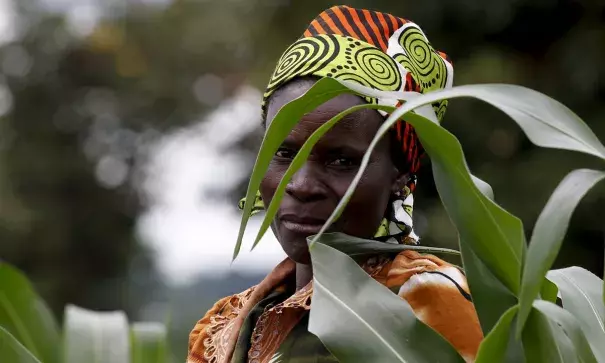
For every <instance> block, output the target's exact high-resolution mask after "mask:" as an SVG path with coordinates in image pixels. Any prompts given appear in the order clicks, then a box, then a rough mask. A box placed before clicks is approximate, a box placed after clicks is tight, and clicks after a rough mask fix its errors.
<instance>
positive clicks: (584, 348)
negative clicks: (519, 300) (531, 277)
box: [533, 300, 597, 363]
mask: <svg viewBox="0 0 605 363" xmlns="http://www.w3.org/2000/svg"><path fill="white" fill-rule="evenodd" d="M533 307H534V309H536V310H538V311H540V312H541V313H542V314H544V315H545V316H546V317H548V319H550V320H551V321H553V322H554V323H556V324H557V328H559V327H560V328H562V329H563V331H564V332H565V335H566V336H567V337H568V338H569V339H570V340H571V343H572V344H573V346H574V348H575V352H576V355H577V356H578V358H579V361H580V362H582V363H597V360H596V358H595V356H594V354H593V353H592V350H591V348H590V344H588V340H586V336H585V335H584V332H583V331H582V328H580V324H579V323H578V320H577V319H576V318H575V317H574V316H573V315H572V314H571V313H570V312H569V311H566V310H565V309H562V308H560V307H559V306H557V305H556V304H553V303H551V302H548V301H543V300H536V301H534V304H533Z"/></svg>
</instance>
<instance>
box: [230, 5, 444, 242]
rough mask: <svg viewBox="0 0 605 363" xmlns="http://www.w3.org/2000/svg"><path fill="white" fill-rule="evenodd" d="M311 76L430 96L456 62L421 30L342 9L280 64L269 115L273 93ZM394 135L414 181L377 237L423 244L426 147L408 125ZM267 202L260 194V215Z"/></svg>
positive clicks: (323, 19)
mask: <svg viewBox="0 0 605 363" xmlns="http://www.w3.org/2000/svg"><path fill="white" fill-rule="evenodd" d="M304 76H315V77H330V78H334V79H338V80H346V81H352V82H355V83H358V84H361V85H363V86H366V87H370V88H373V89H377V90H382V91H395V92H397V91H401V92H403V91H411V92H419V93H426V92H430V91H434V90H438V89H443V88H448V87H451V86H452V82H453V76H454V70H453V67H452V64H451V62H450V60H449V58H448V57H447V56H446V55H445V54H444V53H441V52H438V51H436V50H435V49H433V47H432V46H431V44H430V43H429V41H428V39H427V37H426V35H425V34H424V33H423V32H422V30H421V29H420V27H418V25H416V24H414V23H412V22H410V21H408V20H405V19H402V18H398V17H395V16H393V15H391V14H387V13H380V12H376V11H371V10H364V9H354V8H350V7H348V6H334V7H331V8H330V9H328V10H326V11H324V12H322V13H321V14H319V15H318V16H317V17H316V18H315V19H314V20H313V21H312V22H311V24H309V26H308V28H307V29H306V30H305V32H304V34H303V36H302V37H301V38H300V39H299V40H297V41H296V42H295V43H294V44H292V45H291V46H290V47H288V49H286V51H285V52H284V54H283V55H282V56H281V58H280V59H279V61H278V63H277V67H276V68H275V71H274V72H273V74H272V76H271V79H270V80H269V85H268V86H267V89H266V91H265V93H264V97H263V102H262V110H263V118H264V117H265V116H266V108H267V102H268V100H269V99H270V97H271V95H272V94H273V93H274V92H275V91H276V90H277V89H278V88H280V87H281V86H283V85H284V84H286V83H287V82H289V81H291V80H293V79H295V78H297V77H304ZM365 100H366V101H367V102H368V103H371V104H381V105H388V106H396V105H397V106H398V105H400V104H398V103H396V101H394V100H393V99H376V98H373V97H365ZM446 108H447V101H440V102H436V103H434V104H433V109H434V110H435V113H436V114H437V117H438V119H439V120H440V121H441V119H442V118H443V116H444V114H445V110H446ZM393 132H394V134H395V135H396V140H397V141H398V143H399V145H398V147H399V149H400V150H401V151H402V153H403V158H404V160H402V161H403V164H404V165H405V167H407V168H409V170H408V171H409V175H410V180H409V182H408V183H407V184H406V186H405V188H403V189H402V190H401V191H400V192H399V193H398V197H397V198H396V200H395V201H394V202H393V205H392V208H390V212H389V213H388V214H389V215H387V216H385V220H384V221H383V223H381V225H380V227H379V228H378V231H377V233H376V237H377V238H382V237H396V240H397V241H398V242H400V243H414V242H415V241H417V239H418V238H417V236H416V235H415V234H414V232H413V230H412V217H411V216H412V209H413V206H412V204H413V199H414V198H413V192H414V188H415V185H416V177H415V173H416V172H417V170H418V168H419V166H420V158H421V156H422V155H423V154H424V149H423V148H422V145H421V144H420V141H419V140H418V137H417V136H416V133H415V131H414V128H413V127H412V126H411V125H409V124H407V123H405V122H403V121H402V120H400V121H398V122H397V123H396V124H395V125H394V130H393ZM262 205H263V204H262V200H261V199H260V194H258V195H257V200H256V201H255V208H256V209H255V211H259V210H260V209H261V208H262ZM240 207H243V205H240Z"/></svg>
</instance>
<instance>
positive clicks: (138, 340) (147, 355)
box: [131, 322, 168, 363]
mask: <svg viewBox="0 0 605 363" xmlns="http://www.w3.org/2000/svg"><path fill="white" fill-rule="evenodd" d="M131 334H132V335H131V341H132V363H166V362H168V347H167V345H168V341H167V338H168V336H167V332H166V326H165V325H164V324H161V323H153V322H141V323H134V324H132V331H131Z"/></svg>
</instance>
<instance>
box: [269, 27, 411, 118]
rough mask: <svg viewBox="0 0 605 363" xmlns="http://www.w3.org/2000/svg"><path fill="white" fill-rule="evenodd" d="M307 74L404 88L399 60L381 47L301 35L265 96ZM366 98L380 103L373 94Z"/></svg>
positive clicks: (387, 88) (333, 37) (349, 39)
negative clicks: (396, 60) (302, 36)
mask: <svg viewBox="0 0 605 363" xmlns="http://www.w3.org/2000/svg"><path fill="white" fill-rule="evenodd" d="M308 75H313V76H316V77H331V78H335V79H340V80H345V81H352V82H356V83H359V84H361V85H364V86H366V87H371V88H374V89H380V90H384V91H399V90H401V89H402V87H403V81H402V78H401V72H400V71H399V66H398V65H397V62H395V60H394V59H393V58H391V57H389V56H388V55H387V54H386V53H384V52H382V51H381V50H380V49H377V48H376V47H374V46H372V45H371V44H368V43H366V42H361V41H359V40H357V39H354V38H352V37H344V36H341V35H335V34H319V35H317V36H315V37H309V38H301V39H299V40H298V41H297V42H295V43H294V44H292V45H291V46H290V47H289V48H288V49H286V51H285V52H284V54H283V55H282V57H281V58H280V59H279V62H278V63H277V67H276V68H275V71H274V72H273V75H272V76H271V80H270V81H269V85H268V86H267V90H266V91H265V97H264V99H265V100H267V99H268V98H269V97H270V95H271V94H272V93H273V92H274V91H275V90H276V89H277V88H278V87H280V86H282V85H283V84H285V83H286V82H288V81H290V80H292V79H293V78H295V77H304V76H308ZM366 100H367V101H368V102H369V103H374V104H375V103H377V100H376V99H374V98H371V97H368V98H366ZM264 107H265V105H263V108H264Z"/></svg>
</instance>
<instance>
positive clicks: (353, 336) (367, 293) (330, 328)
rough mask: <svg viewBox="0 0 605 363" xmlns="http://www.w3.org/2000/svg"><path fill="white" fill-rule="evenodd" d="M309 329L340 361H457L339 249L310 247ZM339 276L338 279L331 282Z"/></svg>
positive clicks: (435, 336) (449, 348) (404, 305)
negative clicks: (311, 271)
mask: <svg viewBox="0 0 605 363" xmlns="http://www.w3.org/2000/svg"><path fill="white" fill-rule="evenodd" d="M310 251H311V258H312V261H313V275H314V279H313V309H311V316H310V320H309V331H310V332H311V333H313V334H315V335H317V336H318V337H319V338H320V339H321V341H322V342H323V344H324V345H325V346H326V348H328V350H329V351H330V352H331V353H332V354H333V355H334V356H335V357H336V358H338V360H339V361H340V362H345V363H346V362H410V363H422V362H427V363H428V362H431V363H433V362H462V361H463V360H462V358H461V357H460V356H459V355H458V353H457V352H456V351H455V350H454V348H453V347H452V346H451V345H450V344H449V343H448V342H447V341H446V340H445V339H444V338H443V337H441V336H440V335H439V334H438V333H436V332H435V331H434V330H432V329H431V328H429V327H428V326H426V325H425V324H423V323H422V322H421V321H419V320H418V319H417V318H416V316H415V315H414V312H413V311H412V308H411V307H410V306H409V305H408V303H407V302H406V301H405V300H403V299H401V298H400V297H399V296H397V295H396V294H394V293H393V292H391V291H390V290H389V289H387V288H386V287H384V286H383V285H381V284H380V283H378V282H377V281H375V280H374V279H373V278H371V277H370V276H369V275H368V274H367V273H365V272H364V271H363V270H362V269H361V268H360V267H359V266H358V265H357V263H355V261H354V260H353V259H351V258H350V257H348V256H347V255H345V254H343V253H341V252H339V251H338V250H336V249H334V248H332V247H329V246H327V245H324V244H322V243H321V242H319V243H315V244H314V245H313V246H312V247H311V249H310ZM335 276H339V277H341V278H335Z"/></svg>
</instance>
